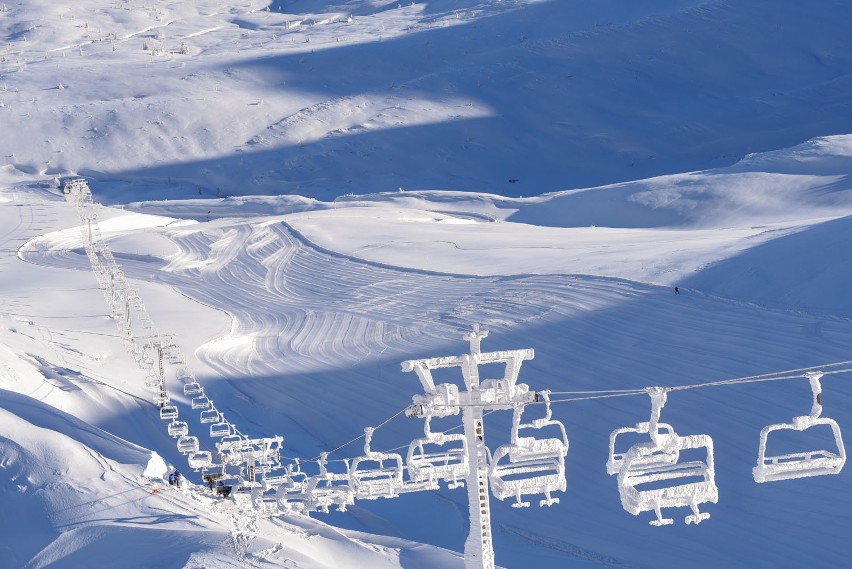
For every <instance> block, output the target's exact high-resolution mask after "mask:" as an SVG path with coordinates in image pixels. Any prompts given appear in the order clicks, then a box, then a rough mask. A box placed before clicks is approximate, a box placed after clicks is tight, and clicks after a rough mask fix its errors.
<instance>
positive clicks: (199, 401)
mask: <svg viewBox="0 0 852 569" xmlns="http://www.w3.org/2000/svg"><path fill="white" fill-rule="evenodd" d="M192 408H193V409H209V408H210V399H208V398H207V397H205V396H203V395H202V396H201V397H193V398H192Z"/></svg>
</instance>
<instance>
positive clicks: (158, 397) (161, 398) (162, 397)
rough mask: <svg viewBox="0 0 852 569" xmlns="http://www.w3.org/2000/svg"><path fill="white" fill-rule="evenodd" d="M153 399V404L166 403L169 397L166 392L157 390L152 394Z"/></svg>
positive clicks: (169, 399)
mask: <svg viewBox="0 0 852 569" xmlns="http://www.w3.org/2000/svg"><path fill="white" fill-rule="evenodd" d="M153 400H154V404H155V405H166V404H167V403H169V402H170V401H171V398H170V397H169V394H168V392H166V391H159V392H157V393H156V394H154V397H153Z"/></svg>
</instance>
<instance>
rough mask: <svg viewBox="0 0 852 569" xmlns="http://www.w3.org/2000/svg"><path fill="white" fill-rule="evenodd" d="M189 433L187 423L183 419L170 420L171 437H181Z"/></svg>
mask: <svg viewBox="0 0 852 569" xmlns="http://www.w3.org/2000/svg"><path fill="white" fill-rule="evenodd" d="M187 433H189V425H187V424H186V423H185V422H184V421H172V422H171V423H169V436H170V437H172V438H177V437H182V436H184V435H186V434H187Z"/></svg>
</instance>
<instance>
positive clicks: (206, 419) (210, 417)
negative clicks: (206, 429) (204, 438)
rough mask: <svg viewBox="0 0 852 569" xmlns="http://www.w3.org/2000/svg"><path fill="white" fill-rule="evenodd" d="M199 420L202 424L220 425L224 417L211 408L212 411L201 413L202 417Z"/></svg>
mask: <svg viewBox="0 0 852 569" xmlns="http://www.w3.org/2000/svg"><path fill="white" fill-rule="evenodd" d="M199 420H200V421H201V422H202V423H220V422H221V421H222V416H221V415H220V414H219V411H217V410H216V408H215V407H210V409H207V410H206V411H202V412H201V417H200V419H199Z"/></svg>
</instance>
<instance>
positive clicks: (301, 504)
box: [275, 459, 308, 512]
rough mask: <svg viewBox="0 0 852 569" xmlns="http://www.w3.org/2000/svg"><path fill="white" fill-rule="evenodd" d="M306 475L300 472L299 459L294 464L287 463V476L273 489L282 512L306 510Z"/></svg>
mask: <svg viewBox="0 0 852 569" xmlns="http://www.w3.org/2000/svg"><path fill="white" fill-rule="evenodd" d="M307 497H308V475H307V474H305V473H304V472H302V470H301V467H300V465H299V459H296V462H295V464H288V465H287V476H286V477H285V478H284V480H283V481H282V482H281V485H279V486H278V490H276V491H275V501H276V502H277V503H278V509H280V510H281V511H284V512H294V511H298V512H304V511H306V510H307V506H306V503H305V502H306V500H307Z"/></svg>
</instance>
